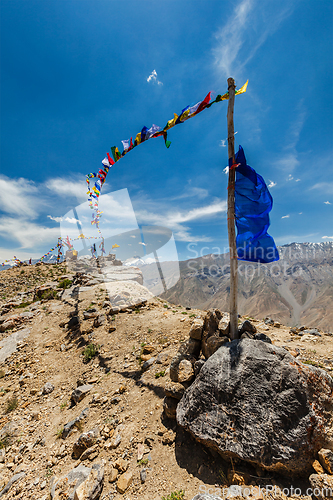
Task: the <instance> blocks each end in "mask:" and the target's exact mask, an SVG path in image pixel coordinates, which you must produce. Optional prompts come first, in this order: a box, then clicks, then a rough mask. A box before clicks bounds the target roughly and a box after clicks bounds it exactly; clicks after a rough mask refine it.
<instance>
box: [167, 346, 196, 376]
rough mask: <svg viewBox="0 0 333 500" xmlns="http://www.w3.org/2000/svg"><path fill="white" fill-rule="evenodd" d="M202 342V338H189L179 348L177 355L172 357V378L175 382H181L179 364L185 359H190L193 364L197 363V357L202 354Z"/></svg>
mask: <svg viewBox="0 0 333 500" xmlns="http://www.w3.org/2000/svg"><path fill="white" fill-rule="evenodd" d="M200 350H201V342H200V340H194V339H188V340H187V341H185V342H183V343H182V344H181V346H180V348H179V350H178V353H177V354H176V356H175V357H174V358H173V359H172V361H171V364H170V378H171V380H173V381H174V382H179V380H178V370H179V364H180V362H181V361H183V360H187V361H190V362H191V363H192V364H194V363H195V361H196V359H197V358H198V356H199V355H200Z"/></svg>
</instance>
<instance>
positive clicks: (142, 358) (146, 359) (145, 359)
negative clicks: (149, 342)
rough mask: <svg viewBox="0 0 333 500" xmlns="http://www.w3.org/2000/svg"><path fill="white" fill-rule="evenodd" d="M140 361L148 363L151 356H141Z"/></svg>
mask: <svg viewBox="0 0 333 500" xmlns="http://www.w3.org/2000/svg"><path fill="white" fill-rule="evenodd" d="M140 357H141V361H148V360H149V359H150V358H152V355H151V354H141V356H140Z"/></svg>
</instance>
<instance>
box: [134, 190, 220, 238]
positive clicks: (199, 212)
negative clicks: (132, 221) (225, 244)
mask: <svg viewBox="0 0 333 500" xmlns="http://www.w3.org/2000/svg"><path fill="white" fill-rule="evenodd" d="M156 208H159V211H161V212H163V213H157V212H156ZM226 211H227V202H226V201H223V200H216V201H214V202H213V203H211V204H210V205H206V206H203V207H200V208H193V209H191V210H183V211H180V210H178V211H176V210H169V211H168V212H166V213H165V212H164V210H163V208H162V207H156V206H155V211H153V210H139V211H137V212H136V214H137V217H138V219H139V220H140V221H142V222H145V223H150V224H156V225H157V226H164V227H168V228H170V229H172V230H173V231H174V234H175V237H176V239H177V240H178V241H191V242H192V241H193V242H195V241H197V242H199V241H212V240H211V238H209V237H207V236H193V235H191V234H190V228H189V227H186V226H183V225H182V224H184V223H186V222H194V221H197V220H199V219H203V218H206V217H212V216H215V215H217V214H219V213H225V212H226Z"/></svg>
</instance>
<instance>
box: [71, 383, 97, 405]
mask: <svg viewBox="0 0 333 500" xmlns="http://www.w3.org/2000/svg"><path fill="white" fill-rule="evenodd" d="M93 388H94V386H93V385H89V384H86V385H80V387H77V388H76V389H74V391H73V392H72V395H71V400H72V402H73V404H77V403H79V402H80V401H82V399H83V398H84V397H85V396H86V395H87V394H88V393H89V392H90V391H91V390H92V389H93Z"/></svg>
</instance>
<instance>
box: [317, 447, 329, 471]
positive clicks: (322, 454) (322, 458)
mask: <svg viewBox="0 0 333 500" xmlns="http://www.w3.org/2000/svg"><path fill="white" fill-rule="evenodd" d="M318 458H319V462H320V463H321V465H322V466H323V467H324V469H325V470H327V472H328V473H329V474H333V452H332V451H331V450H327V449H324V448H322V449H321V450H319V451H318Z"/></svg>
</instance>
